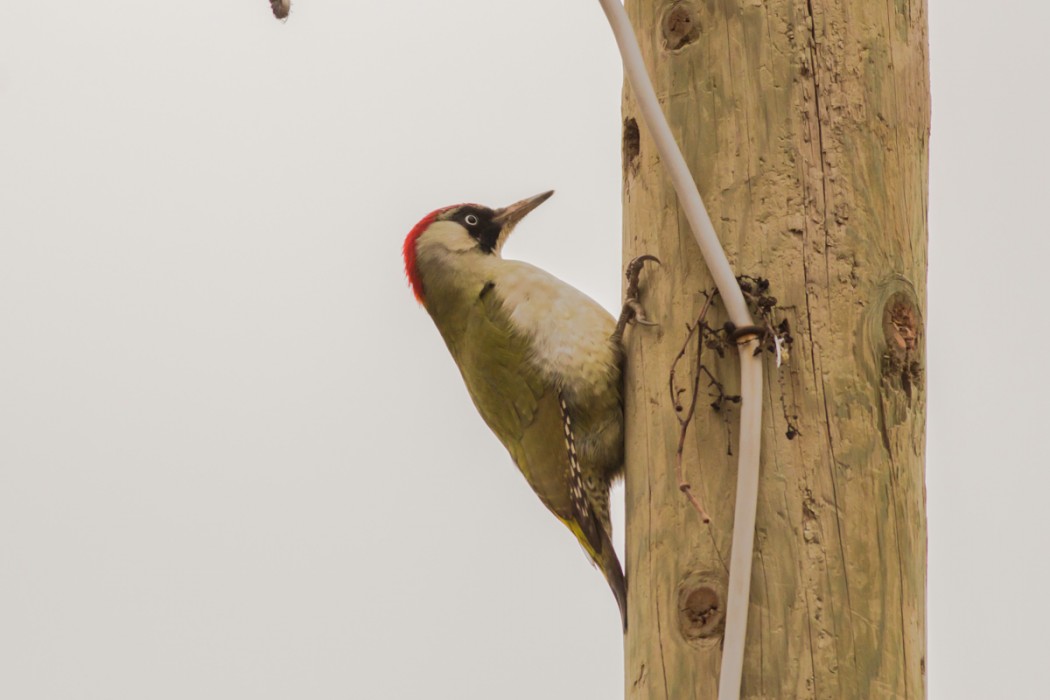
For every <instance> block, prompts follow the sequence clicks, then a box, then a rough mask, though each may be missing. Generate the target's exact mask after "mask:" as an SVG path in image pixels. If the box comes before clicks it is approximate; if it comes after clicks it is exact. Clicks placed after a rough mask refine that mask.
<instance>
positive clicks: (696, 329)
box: [668, 290, 718, 523]
mask: <svg viewBox="0 0 1050 700" xmlns="http://www.w3.org/2000/svg"><path fill="white" fill-rule="evenodd" d="M704 294H705V296H706V297H707V299H706V300H705V301H704V306H703V308H701V309H700V314H699V315H698V316H697V317H696V321H695V322H694V323H693V325H692V326H689V333H688V335H686V337H685V342H684V343H682V349H681V350H680V351H679V352H678V355H677V356H676V357H675V358H674V362H672V363H671V372H670V377H669V379H668V385H669V389H670V391H671V403H672V404H673V405H674V410H675V417H676V418H678V424H679V425H680V426H681V431H680V432H679V434H678V449H677V450H676V451H675V477H676V478H677V479H678V489H679V490H680V491H681V492H682V493H684V494H685V497H686V498H687V499H689V502H690V503H691V504H692V505H693V508H695V509H696V512H697V513H699V514H700V519H701V520H703V521H704V522H705V523H709V522H711V516H710V515H708V513H707V510H706V509H705V508H704V506H703V504H702V503H701V502H700V499H699V498H697V497H696V494H694V493H693V487H692V485H691V484H690V483H689V482H688V481H686V478H685V466H684V465H683V464H682V462H683V459H682V453H683V452H684V451H685V436H686V434H687V433H688V432H689V424H690V423H692V422H693V416H694V415H695V414H696V399H697V395H698V394H699V393H700V375H701V373H705V374H707V376H708V378H709V379H710V380H712V381H714V377H712V376H711V373H710V372H708V371H707V368H706V367H704V364H703V361H702V359H701V358H702V357H703V350H704V329H705V328H706V324H705V323H704V318H705V317H706V316H707V310H708V309H709V308H711V301H712V300H713V299H714V298H715V296H716V295H717V294H718V291H717V290H715V291H713V292H710V293H707V292H705V293H704ZM694 335H696V336H697V339H696V367H695V368H694V371H693V390H692V393H691V394H690V397H689V408H688V410H686V409H685V407H684V406H682V402H681V401H679V397H680V396H681V394H682V393H683V392H684V391H685V389H680V388H678V387H677V386H676V384H675V369H676V368H677V366H678V362H679V361H680V360H681V359H682V358H683V357H685V353H686V351H687V350H688V348H689V341H690V340H692V338H693V336H694ZM716 383H717V382H716ZM683 411H685V415H684V416H683V415H682V412H683Z"/></svg>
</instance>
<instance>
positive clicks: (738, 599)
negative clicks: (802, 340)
mask: <svg viewBox="0 0 1050 700" xmlns="http://www.w3.org/2000/svg"><path fill="white" fill-rule="evenodd" d="M598 1H599V2H600V3H601V6H602V9H603V10H604V11H605V16H606V17H607V18H608V20H609V24H610V26H611V27H612V30H613V34H614V35H615V37H616V43H617V45H618V46H619V47H620V55H621V57H622V58H623V66H624V72H625V73H626V75H627V80H628V81H629V82H630V84H631V87H632V88H633V89H634V94H635V98H636V99H637V101H638V106H639V108H640V109H641V112H642V117H643V119H644V120H645V123H646V125H647V126H648V127H649V131H650V133H651V134H652V137H653V141H655V143H656V149H657V151H658V152H659V154H660V159H661V160H662V161H663V163H664V166H665V167H666V168H667V172H668V175H669V176H670V178H671V183H672V184H673V185H674V189H675V192H677V193H678V203H679V205H680V206H681V207H682V210H683V211H684V212H685V217H686V219H687V220H688V221H689V227H690V228H691V229H692V230H693V236H695V237H696V242H697V243H698V244H699V245H700V252H701V253H702V254H703V256H704V260H705V261H706V262H707V267H708V269H709V270H710V271H711V276H712V277H713V278H714V280H715V285H716V286H717V287H718V292H719V294H720V295H721V297H722V301H723V303H725V305H726V311H727V312H728V313H729V318H730V320H732V322H733V323H734V324H736V326H737V327H738V328H744V327H746V326H751V325H753V324H754V322H753V321H752V320H751V314H750V313H749V312H748V310H747V302H745V301H744V295H743V293H742V292H741V291H740V286H739V285H738V284H737V281H736V275H734V274H733V269H732V268H731V267H730V266H729V260H728V259H726V255H725V251H724V250H723V249H722V244H721V242H720V241H719V240H718V234H717V233H715V228H714V226H713V225H712V224H711V217H710V216H708V214H707V209H706V208H705V207H704V202H703V200H702V199H701V198H700V191H699V190H698V189H697V188H696V183H695V182H694V181H693V176H692V174H691V173H690V172H689V166H688V165H687V164H686V162H685V158H684V157H683V156H682V152H681V150H680V149H679V148H678V144H677V142H676V141H675V138H674V134H672V133H671V127H670V126H669V125H668V124H667V119H666V118H665V117H664V113H663V110H662V109H661V108H660V102H659V100H657V98H656V91H655V90H654V89H653V84H652V82H651V81H650V80H649V73H648V72H647V71H646V68H645V62H644V61H643V60H642V52H641V49H639V47H638V40H637V39H636V38H635V35H634V30H633V29H632V27H631V22H630V20H629V19H628V18H627V12H626V11H625V10H624V8H623V5H622V4H621V3H620V0H598ZM757 344H758V341H757V340H751V341H750V342H747V343H744V344H742V345H740V346H739V351H740V394H741V397H742V398H741V411H740V449H739V451H738V454H739V455H740V456H739V458H738V462H737V487H736V512H735V516H734V518H733V550H732V554H731V556H730V562H729V591H728V601H727V604H726V625H725V639H724V643H723V647H722V668H721V671H720V673H719V677H718V700H738V698H739V697H740V680H741V674H742V673H743V668H744V642H745V637H746V634H747V611H748V600H749V598H750V591H751V560H752V556H753V553H754V545H755V514H756V511H757V509H758V465H759V452H760V449H761V440H762V361H761V358H760V357H755V356H754V350H755V348H756V347H757Z"/></svg>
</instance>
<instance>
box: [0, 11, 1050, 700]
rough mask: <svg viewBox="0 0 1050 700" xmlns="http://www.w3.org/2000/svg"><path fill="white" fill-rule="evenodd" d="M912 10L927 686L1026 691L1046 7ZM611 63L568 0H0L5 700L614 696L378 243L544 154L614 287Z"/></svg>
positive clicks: (1039, 467) (517, 242)
mask: <svg viewBox="0 0 1050 700" xmlns="http://www.w3.org/2000/svg"><path fill="white" fill-rule="evenodd" d="M930 4H931V7H930V15H931V28H930V29H931V42H932V47H931V56H932V71H933V93H934V94H933V96H934V126H933V141H932V163H931V209H930V254H931V255H930V259H931V264H930V299H929V302H930V303H929V309H930V311H929V391H930V394H929V396H930V403H929V464H928V489H929V532H930V540H929V546H930V570H929V674H930V691H931V696H932V697H934V698H945V699H952V700H955V699H959V698H1015V699H1016V698H1045V697H1047V692H1048V691H1047V689H1046V684H1045V665H1046V658H1047V652H1048V651H1050V649H1048V643H1047V636H1046V629H1047V625H1048V622H1050V619H1048V617H1050V616H1048V612H1050V603H1048V601H1047V596H1046V593H1045V588H1046V582H1047V580H1048V577H1050V564H1048V544H1050V543H1048V539H1050V538H1048V536H1047V530H1048V526H1050V516H1048V515H1047V508H1046V499H1047V496H1046V492H1047V489H1048V487H1050V478H1048V476H1047V473H1048V472H1047V470H1048V465H1050V454H1048V449H1047V443H1046V440H1045V434H1046V432H1047V421H1048V419H1050V411H1048V407H1047V399H1046V396H1047V392H1048V390H1050V381H1048V376H1047V370H1046V347H1047V343H1048V341H1050V334H1048V330H1047V311H1046V303H1045V295H1046V294H1047V286H1046V284H1045V280H1046V279H1047V277H1048V274H1047V271H1046V270H1047V257H1048V254H1050V244H1048V242H1047V234H1048V233H1050V226H1048V225H1047V223H1046V220H1045V209H1046V205H1047V200H1048V196H1050V178H1048V176H1047V163H1048V162H1050V147H1048V141H1047V137H1046V130H1047V124H1048V123H1050V100H1048V96H1047V89H1046V86H1047V73H1048V69H1050V50H1048V49H1047V45H1048V43H1050V42H1048V41H1047V39H1046V26H1047V25H1048V23H1050V10H1048V9H1047V6H1046V4H1045V3H1040V2H1035V1H1019V2H1013V3H1004V4H1002V5H1000V6H996V7H994V8H990V7H989V6H988V5H987V4H986V3H979V2H975V1H972V0H965V1H964V0H931V3H930ZM620 81H621V73H620V66H619V62H618V57H617V54H616V52H615V49H614V45H613V42H612V38H611V35H610V32H609V30H608V28H607V26H606V25H605V21H604V18H603V16H602V14H601V12H600V10H599V8H598V4H597V2H594V1H592V0H573V1H571V2H570V1H568V0H527V1H524V0H522V1H519V2H509V1H507V2H496V1H494V0H448V1H444V2H425V1H422V0H421V1H419V2H411V1H409V0H405V1H403V2H396V3H395V2H387V3H384V2H369V3H362V2H325V1H324V0H298V2H297V3H296V5H295V6H294V12H293V15H292V18H291V20H290V21H289V22H287V23H286V24H280V23H278V22H276V21H274V20H273V18H272V17H271V15H270V13H269V9H268V7H267V4H266V3H265V2H263V1H262V0H231V1H229V2H198V3H187V2H182V3H176V2H143V1H142V0H111V1H110V2H83V1H74V0H24V1H23V2H15V3H8V4H6V5H5V8H4V13H3V16H2V18H0V697H2V698H5V699H11V700H20V699H23V698H24V699H52V698H78V699H79V698H105V699H113V698H128V699H138V698H190V697H192V698H253V699H254V698H348V697H354V698H478V699H480V698H515V699H516V698H537V697H545V698H546V697H549V698H614V697H618V695H619V693H620V687H621V674H622V652H621V646H620V639H619V634H618V620H617V615H616V612H615V607H614V602H613V599H612V597H611V596H610V595H609V593H608V591H607V590H606V587H605V583H604V582H603V581H602V579H601V577H600V576H599V575H598V574H597V573H596V572H595V571H594V570H592V569H591V568H590V567H588V566H587V565H586V564H585V562H584V560H583V557H582V555H581V553H580V550H579V547H578V546H577V545H576V544H575V543H574V542H573V541H572V538H571V537H569V536H567V535H566V533H565V532H564V530H563V528H562V526H561V525H559V524H558V523H557V522H555V520H554V519H553V518H550V517H549V516H547V514H546V513H545V512H544V511H543V508H542V506H540V504H539V503H538V502H537V501H536V499H535V498H534V497H533V496H532V495H531V493H529V492H528V489H527V488H526V486H525V484H524V482H523V480H522V479H521V477H520V476H519V475H518V474H517V473H516V471H515V470H514V469H513V467H512V466H511V464H510V463H509V459H508V457H507V456H506V454H505V452H504V451H503V449H502V448H501V447H500V445H499V444H498V443H497V442H496V440H495V439H494V438H493V437H491V435H490V434H489V433H488V432H487V430H486V429H485V427H484V425H483V424H482V423H481V421H480V420H479V419H478V418H477V417H476V415H475V414H474V411H473V408H472V406H471V405H470V402H469V399H468V397H467V395H466V392H465V391H464V389H463V387H462V385H461V382H460V379H459V377H458V375H457V373H456V371H455V369H454V367H453V365H452V362H451V361H450V359H449V358H448V356H447V353H446V351H445V349H444V347H443V345H442V343H441V341H440V338H439V337H438V335H437V333H436V331H435V330H434V329H433V327H432V325H431V323H430V321H429V319H428V318H427V317H426V315H425V313H424V312H423V311H422V310H421V309H420V308H419V307H417V306H416V304H415V302H414V301H413V300H412V298H411V295H410V293H409V291H408V289H407V288H406V285H405V282H404V278H403V273H402V267H401V260H400V246H401V241H402V238H403V236H404V234H405V233H406V232H407V231H408V229H409V228H410V227H411V226H412V224H413V223H414V222H415V221H416V220H417V219H418V218H420V217H421V216H422V215H423V214H425V213H426V212H427V211H429V210H430V209H432V208H435V207H437V206H440V205H444V204H451V203H455V202H458V201H462V200H473V201H480V202H485V203H489V204H493V205H500V204H506V203H508V202H510V201H512V200H514V199H517V198H520V197H523V196H526V195H530V194H534V193H536V192H539V191H542V190H544V189H548V188H552V187H553V188H555V189H557V190H558V194H557V196H556V197H555V198H554V199H552V200H551V201H550V202H548V203H547V204H545V205H544V206H543V207H542V208H540V209H539V210H538V211H537V212H536V213H535V214H533V215H532V216H530V217H529V220H528V222H527V223H526V224H525V225H524V226H523V227H522V228H521V229H520V231H519V232H518V234H517V235H516V236H515V237H514V238H513V239H512V241H511V243H510V244H509V246H508V248H507V253H508V254H509V255H512V256H516V257H522V258H525V259H528V260H530V261H532V262H535V263H537V264H539V265H541V266H544V267H546V268H548V269H550V270H552V271H553V272H555V273H556V274H558V275H560V276H562V277H564V278H566V279H568V280H571V281H572V282H573V283H575V284H577V286H579V287H581V288H582V289H584V290H585V291H587V292H588V293H590V294H591V295H592V296H594V297H595V298H597V299H598V300H600V301H601V302H602V303H603V304H605V305H606V306H607V307H609V308H614V307H615V306H616V305H617V304H618V298H619V285H620V274H619V267H620V252H619V230H620V218H619V212H620V205H619V201H620V175H619V123H620V118H619V99H620Z"/></svg>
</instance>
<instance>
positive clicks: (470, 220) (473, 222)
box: [463, 214, 478, 226]
mask: <svg viewBox="0 0 1050 700" xmlns="http://www.w3.org/2000/svg"><path fill="white" fill-rule="evenodd" d="M463 220H464V221H466V222H467V226H477V225H478V217H476V216H474V215H473V214H467V216H466V218H465V219H463Z"/></svg>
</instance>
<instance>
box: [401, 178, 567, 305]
mask: <svg viewBox="0 0 1050 700" xmlns="http://www.w3.org/2000/svg"><path fill="white" fill-rule="evenodd" d="M552 194H554V190H550V191H549V192H544V193H542V194H538V195H536V196H534V197H529V198H528V199H523V200H521V201H520V202H515V203H514V204H511V205H509V206H506V207H503V208H502V209H490V208H488V207H486V206H482V205H480V204H455V205H453V206H450V207H442V208H441V209H435V210H434V211H432V212H430V213H429V214H427V215H426V216H424V217H423V218H422V219H421V220H420V221H419V223H418V224H416V225H415V226H413V227H412V230H411V231H409V232H408V236H406V237H405V245H404V249H403V252H404V255H405V274H406V275H407V276H408V282H409V284H410V285H411V286H412V291H413V292H414V293H415V295H416V299H418V300H419V301H420V303H422V302H423V299H424V289H423V280H422V277H421V276H420V271H419V262H418V253H419V249H420V247H421V246H433V247H435V248H438V249H442V252H447V254H449V255H468V254H480V255H494V256H496V257H499V254H500V250H501V249H502V248H503V244H504V243H505V242H506V240H507V236H509V235H510V232H511V231H513V230H514V227H515V226H516V225H517V223H518V222H519V221H521V220H522V219H524V218H525V215H526V214H528V213H529V212H530V211H532V210H533V209H535V208H536V207H538V206H539V205H541V204H543V203H544V202H545V201H547V199H548V198H549V197H550V196H551V195H552Z"/></svg>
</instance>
